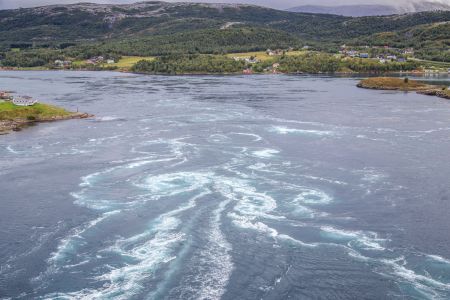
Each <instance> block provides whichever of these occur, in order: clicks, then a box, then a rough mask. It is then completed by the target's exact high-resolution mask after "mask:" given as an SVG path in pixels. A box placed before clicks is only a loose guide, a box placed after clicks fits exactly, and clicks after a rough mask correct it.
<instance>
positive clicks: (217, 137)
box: [208, 133, 230, 144]
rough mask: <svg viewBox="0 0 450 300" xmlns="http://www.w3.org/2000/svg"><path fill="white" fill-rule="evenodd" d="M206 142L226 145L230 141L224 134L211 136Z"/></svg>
mask: <svg viewBox="0 0 450 300" xmlns="http://www.w3.org/2000/svg"><path fill="white" fill-rule="evenodd" d="M208 141H210V142H213V143H219V144H223V143H227V142H229V141H230V138H229V137H227V136H226V135H224V134H218V133H216V134H212V135H210V136H209V138H208Z"/></svg>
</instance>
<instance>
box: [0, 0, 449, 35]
mask: <svg viewBox="0 0 450 300" xmlns="http://www.w3.org/2000/svg"><path fill="white" fill-rule="evenodd" d="M442 21H450V12H434V13H421V14H415V15H404V16H395V17H393V16H391V17H365V18H349V17H342V16H333V15H323V14H304V13H292V12H286V11H279V10H274V9H269V8H263V7H258V6H252V5H237V4H189V3H165V2H143V3H136V4H128V5H99V4H74V5H53V6H44V7H38V8H26V9H16V10H2V11H0V43H3V44H6V43H9V44H20V43H35V44H55V43H63V42H82V41H93V40H104V39H112V38H123V37H127V38H130V37H142V36H151V35H162V34H172V33H179V32H187V31H194V30H204V29H216V30H219V29H220V28H223V27H224V26H227V24H234V25H230V26H231V27H236V26H237V27H240V26H250V27H264V28H270V29H275V30H281V31H284V32H287V33H289V34H293V35H295V36H297V37H299V38H302V39H306V40H329V39H333V40H336V39H345V38H351V37H358V36H360V35H368V34H373V33H377V32H382V31H387V30H389V31H391V30H402V29H406V28H408V27H410V26H415V25H420V24H429V23H434V22H442Z"/></svg>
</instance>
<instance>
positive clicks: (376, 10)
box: [288, 2, 450, 17]
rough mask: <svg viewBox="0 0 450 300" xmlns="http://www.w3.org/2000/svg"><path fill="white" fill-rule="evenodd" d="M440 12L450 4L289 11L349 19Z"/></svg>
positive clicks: (307, 7)
mask: <svg viewBox="0 0 450 300" xmlns="http://www.w3.org/2000/svg"><path fill="white" fill-rule="evenodd" d="M438 10H444V11H446V10H450V4H444V3H437V2H409V3H408V4H406V5H369V4H361V5H336V6H325V5H302V6H296V7H293V8H290V9H288V11H291V12H302V13H315V14H332V15H341V16H348V17H364V16H385V15H395V14H404V13H413V12H423V11H438Z"/></svg>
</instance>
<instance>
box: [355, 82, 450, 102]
mask: <svg viewBox="0 0 450 300" xmlns="http://www.w3.org/2000/svg"><path fill="white" fill-rule="evenodd" d="M357 87H359V88H364V89H373V90H389V91H404V92H416V93H418V94H422V95H428V96H437V97H440V98H444V99H450V90H449V89H448V87H447V86H438V85H431V84H426V83H422V82H420V81H416V80H410V79H409V78H392V77H373V78H367V79H363V80H361V81H360V82H359V83H358V84H357Z"/></svg>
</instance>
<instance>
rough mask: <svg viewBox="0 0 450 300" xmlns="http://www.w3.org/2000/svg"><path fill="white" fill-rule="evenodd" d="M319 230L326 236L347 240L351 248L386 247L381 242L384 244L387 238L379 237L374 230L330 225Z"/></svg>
mask: <svg viewBox="0 0 450 300" xmlns="http://www.w3.org/2000/svg"><path fill="white" fill-rule="evenodd" d="M320 230H321V232H322V233H323V234H324V235H325V236H326V237H328V238H331V239H334V240H338V241H339V240H341V241H343V242H347V245H348V246H349V247H350V248H351V249H356V250H376V251H383V250H385V249H386V248H385V247H383V246H382V244H385V243H386V242H387V240H386V239H381V238H379V237H378V236H377V234H376V233H375V232H363V231H350V230H343V229H338V228H335V227H332V226H322V227H320Z"/></svg>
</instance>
